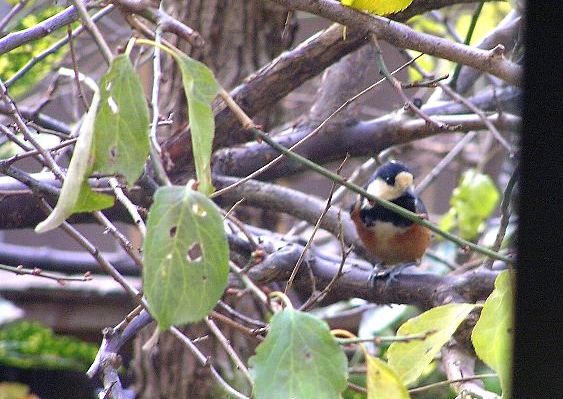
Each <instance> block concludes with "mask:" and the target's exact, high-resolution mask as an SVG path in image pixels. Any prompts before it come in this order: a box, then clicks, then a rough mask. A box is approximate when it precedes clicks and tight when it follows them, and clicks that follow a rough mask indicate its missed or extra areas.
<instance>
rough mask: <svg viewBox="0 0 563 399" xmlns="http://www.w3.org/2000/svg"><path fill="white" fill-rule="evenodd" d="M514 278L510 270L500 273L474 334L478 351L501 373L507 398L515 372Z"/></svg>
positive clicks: (504, 395) (480, 356) (478, 354)
mask: <svg viewBox="0 0 563 399" xmlns="http://www.w3.org/2000/svg"><path fill="white" fill-rule="evenodd" d="M513 278H514V275H513V274H511V273H510V272H509V271H508V270H506V271H503V272H501V273H500V274H499V275H498V276H497V278H496V281H495V289H494V290H493V292H492V293H491V295H489V297H488V298H487V300H486V301H485V305H484V306H483V310H482V311H481V316H480V317H479V320H478V321H477V324H476V325H475V327H474V328H473V333H472V334H471V341H472V342H473V346H474V347H475V353H477V356H479V358H480V359H481V360H483V361H484V362H485V363H486V364H487V365H488V366H489V367H491V368H492V369H493V370H495V371H496V372H497V373H498V375H499V377H500V384H501V387H502V393H503V397H506V398H509V397H510V393H511V376H512V372H511V370H512V369H511V367H512V342H513V335H514V318H513V309H514V292H513V289H512V284H513V283H514V281H513Z"/></svg>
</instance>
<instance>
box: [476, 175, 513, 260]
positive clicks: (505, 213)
mask: <svg viewBox="0 0 563 399" xmlns="http://www.w3.org/2000/svg"><path fill="white" fill-rule="evenodd" d="M518 175H519V167H518V166H516V168H515V169H514V171H513V172H512V176H510V180H508V184H507V185H506V189H505V190H504V194H503V196H502V202H501V205H500V211H501V215H500V226H499V228H498V233H497V236H496V237H495V242H494V243H493V246H492V247H491V249H492V250H493V251H499V250H500V247H501V245H502V241H503V240H504V235H505V234H506V229H507V228H508V223H509V222H510V213H511V212H510V201H511V199H512V191H513V190H514V186H515V185H516V183H517V182H518ZM492 266H493V260H492V259H488V258H487V259H485V261H484V262H483V267H486V268H487V269H490V268H492Z"/></svg>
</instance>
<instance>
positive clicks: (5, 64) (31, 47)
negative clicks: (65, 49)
mask: <svg viewBox="0 0 563 399" xmlns="http://www.w3.org/2000/svg"><path fill="white" fill-rule="evenodd" d="M62 10H63V7H60V6H52V7H47V8H44V9H41V10H36V11H34V12H33V14H30V15H27V16H25V17H23V18H22V19H20V20H19V21H18V24H17V25H15V26H14V27H13V28H12V29H11V30H12V31H19V30H22V29H28V28H31V27H33V26H35V25H37V23H39V22H41V21H43V20H45V19H47V18H49V17H51V16H53V15H55V14H56V13H58V12H60V11H62ZM62 36H63V33H62V30H61V31H60V32H55V33H52V34H50V35H47V36H45V37H43V38H41V39H37V40H34V41H32V42H29V43H26V44H24V45H22V46H19V47H17V48H15V49H13V50H12V51H10V52H9V55H8V56H3V57H0V79H2V81H4V82H5V81H6V80H8V79H9V78H10V77H11V76H12V75H13V74H14V73H16V72H17V71H18V70H19V69H20V68H21V67H23V66H24V65H25V64H26V63H27V62H28V61H29V60H30V59H32V58H33V57H34V56H36V55H38V54H40V53H41V52H43V51H44V50H46V49H47V48H49V47H50V46H52V45H53V44H54V43H55V42H57V41H58V40H59V39H61V37H62ZM63 56H64V53H60V54H52V55H50V56H49V57H47V58H46V59H45V60H43V61H42V62H40V63H39V64H37V65H36V66H35V67H34V68H33V73H27V74H25V75H24V76H22V77H21V78H20V79H19V80H17V81H16V82H15V83H14V84H13V85H12V86H11V87H10V94H11V95H12V96H13V97H18V96H20V95H22V94H23V93H24V92H26V91H28V90H29V89H31V88H32V87H33V86H35V84H36V83H38V82H40V81H41V80H43V79H44V78H45V76H46V75H47V74H48V73H49V72H50V71H51V69H52V68H53V66H54V65H55V64H57V63H58V62H59V61H60V60H62V58H63Z"/></svg>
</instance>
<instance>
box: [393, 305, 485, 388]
mask: <svg viewBox="0 0 563 399" xmlns="http://www.w3.org/2000/svg"><path fill="white" fill-rule="evenodd" d="M474 307H475V305H472V304H466V303H450V304H447V305H442V306H438V307H435V308H432V309H430V310H427V311H426V312H424V313H422V314H420V315H419V316H417V317H414V318H412V319H410V320H408V321H407V322H406V323H404V324H403V325H402V326H401V327H400V328H399V330H398V331H397V336H399V337H400V336H413V335H414V336H421V337H424V338H422V339H412V340H410V341H407V342H393V343H392V344H391V345H390V346H389V349H388V351H387V357H388V359H389V365H390V366H391V368H392V369H393V370H394V371H395V372H396V373H397V375H398V376H399V377H400V379H401V381H403V383H404V384H407V385H408V384H410V383H412V382H414V381H416V379H417V378H418V377H419V376H420V375H421V374H422V373H423V372H424V369H425V368H426V367H427V366H428V365H429V364H430V363H431V362H432V361H433V360H434V357H435V356H436V355H437V354H438V352H439V351H440V349H441V348H442V346H444V344H445V343H446V342H448V340H449V339H450V338H451V336H452V335H453V334H454V333H455V331H456V330H457V328H458V327H459V325H460V324H461V322H462V321H463V320H465V318H466V317H467V315H468V314H469V312H471V310H473V308H474Z"/></svg>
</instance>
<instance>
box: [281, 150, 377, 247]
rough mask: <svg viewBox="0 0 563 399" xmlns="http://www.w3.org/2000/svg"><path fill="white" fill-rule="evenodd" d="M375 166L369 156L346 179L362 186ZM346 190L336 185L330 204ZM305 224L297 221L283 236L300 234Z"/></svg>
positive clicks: (341, 196)
mask: <svg viewBox="0 0 563 399" xmlns="http://www.w3.org/2000/svg"><path fill="white" fill-rule="evenodd" d="M376 167H377V162H376V161H375V159H374V158H370V159H368V160H367V161H365V162H364V163H363V164H361V165H360V166H359V167H358V168H356V170H354V172H353V173H352V174H351V175H350V177H349V178H348V181H349V182H352V183H355V184H357V185H359V186H363V185H364V183H365V180H367V178H368V177H369V176H370V175H371V174H372V172H373V171H374V169H375V168H376ZM347 192H348V189H347V188H346V187H344V186H340V187H338V189H337V190H336V191H335V192H334V194H333V195H332V202H331V204H332V205H335V204H337V203H339V202H340V201H341V200H342V199H343V198H344V195H345V194H346V193H347ZM307 226H309V223H307V222H306V221H301V222H299V223H297V224H296V225H295V226H293V227H292V228H291V229H290V230H289V231H288V232H287V233H286V234H285V237H291V236H295V235H297V234H300V233H301V232H303V231H304V230H305V229H306V228H307Z"/></svg>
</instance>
